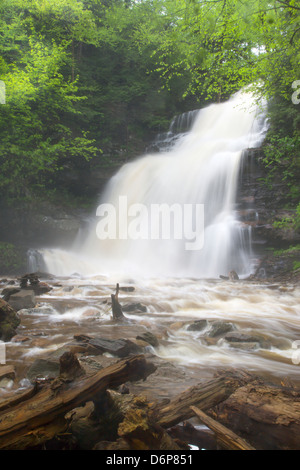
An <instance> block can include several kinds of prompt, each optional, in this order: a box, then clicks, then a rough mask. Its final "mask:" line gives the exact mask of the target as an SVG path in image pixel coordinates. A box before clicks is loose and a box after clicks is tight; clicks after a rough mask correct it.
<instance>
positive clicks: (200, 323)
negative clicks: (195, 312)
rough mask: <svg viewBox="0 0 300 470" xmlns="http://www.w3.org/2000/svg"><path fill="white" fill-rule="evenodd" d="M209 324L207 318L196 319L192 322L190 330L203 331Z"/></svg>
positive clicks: (188, 328)
mask: <svg viewBox="0 0 300 470" xmlns="http://www.w3.org/2000/svg"><path fill="white" fill-rule="evenodd" d="M207 325H208V322H207V320H196V321H194V322H193V323H191V324H190V325H189V326H188V327H187V330H188V331H202V330H204V328H206V327H207Z"/></svg>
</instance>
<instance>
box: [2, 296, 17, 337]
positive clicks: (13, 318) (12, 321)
mask: <svg viewBox="0 0 300 470" xmlns="http://www.w3.org/2000/svg"><path fill="white" fill-rule="evenodd" d="M19 324H20V318H19V316H18V314H17V313H16V312H15V310H14V309H13V308H12V307H11V306H10V305H9V304H8V303H7V302H5V300H3V299H0V340H2V341H10V339H11V338H12V337H13V336H15V334H16V328H17V327H18V326H19Z"/></svg>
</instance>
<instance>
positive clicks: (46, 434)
mask: <svg viewBox="0 0 300 470" xmlns="http://www.w3.org/2000/svg"><path fill="white" fill-rule="evenodd" d="M151 366H152V367H151ZM153 370H154V366H153V365H152V364H148V363H147V362H146V360H145V358H144V356H135V357H131V358H128V359H126V360H123V361H120V362H118V363H116V364H113V365H112V366H110V367H107V368H105V369H103V370H101V371H99V372H97V373H96V374H94V375H91V376H84V377H82V378H78V379H77V380H76V381H73V382H71V383H68V382H66V381H65V379H61V378H57V379H55V380H54V381H53V382H52V383H51V384H49V385H45V386H43V387H42V388H41V389H40V390H38V391H37V393H36V394H35V395H33V396H32V397H29V398H28V399H27V400H25V401H22V402H21V403H19V404H17V405H16V406H14V407H12V408H8V409H6V410H5V411H3V412H1V413H0V449H3V448H5V449H23V448H25V447H28V446H35V445H37V444H41V443H43V442H45V440H49V439H50V438H51V436H52V437H53V436H54V435H55V434H57V432H62V431H63V430H64V429H65V425H66V424H67V423H66V422H63V420H62V417H63V416H64V415H65V414H66V413H67V412H68V411H70V410H72V409H73V408H76V407H77V406H80V405H82V404H84V403H86V402H87V401H89V400H94V399H96V398H97V395H98V394H100V393H101V392H103V391H105V390H106V389H107V388H108V387H112V388H113V387H117V386H119V385H121V384H122V383H124V382H126V381H128V380H137V379H142V378H146V377H147V376H148V375H149V373H152V372H153Z"/></svg>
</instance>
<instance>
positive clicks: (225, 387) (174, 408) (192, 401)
mask: <svg viewBox="0 0 300 470" xmlns="http://www.w3.org/2000/svg"><path fill="white" fill-rule="evenodd" d="M243 383H244V377H242V376H240V375H236V376H234V375H232V377H228V378H227V377H225V376H224V377H223V376H221V377H217V378H215V379H212V380H209V381H208V382H205V383H201V384H199V385H196V386H194V387H191V388H189V389H188V390H186V391H185V392H183V393H181V394H180V395H178V396H177V397H175V398H173V399H172V400H171V401H170V402H169V403H168V404H167V405H160V404H158V405H156V406H155V407H154V409H153V415H155V416H156V419H157V422H158V423H159V424H160V426H162V427H163V428H165V429H167V428H170V427H171V426H175V425H176V424H178V423H180V422H181V421H185V420H187V419H189V418H192V416H194V412H193V411H192V410H191V408H190V407H191V406H197V407H198V408H200V409H203V410H207V409H210V408H213V407H214V406H216V405H217V404H218V403H221V402H222V401H224V400H226V399H227V398H228V397H229V395H231V394H232V393H233V392H234V391H235V390H236V389H237V388H238V387H240V386H242V385H243Z"/></svg>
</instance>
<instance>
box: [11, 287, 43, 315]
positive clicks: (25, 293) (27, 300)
mask: <svg viewBox="0 0 300 470" xmlns="http://www.w3.org/2000/svg"><path fill="white" fill-rule="evenodd" d="M8 303H9V305H10V306H11V307H12V308H14V309H15V310H16V311H18V310H22V309H26V308H33V307H35V304H36V301H35V295H34V291H33V290H27V289H21V290H20V291H19V292H17V293H16V294H13V295H11V296H10V297H9V302H8Z"/></svg>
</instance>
